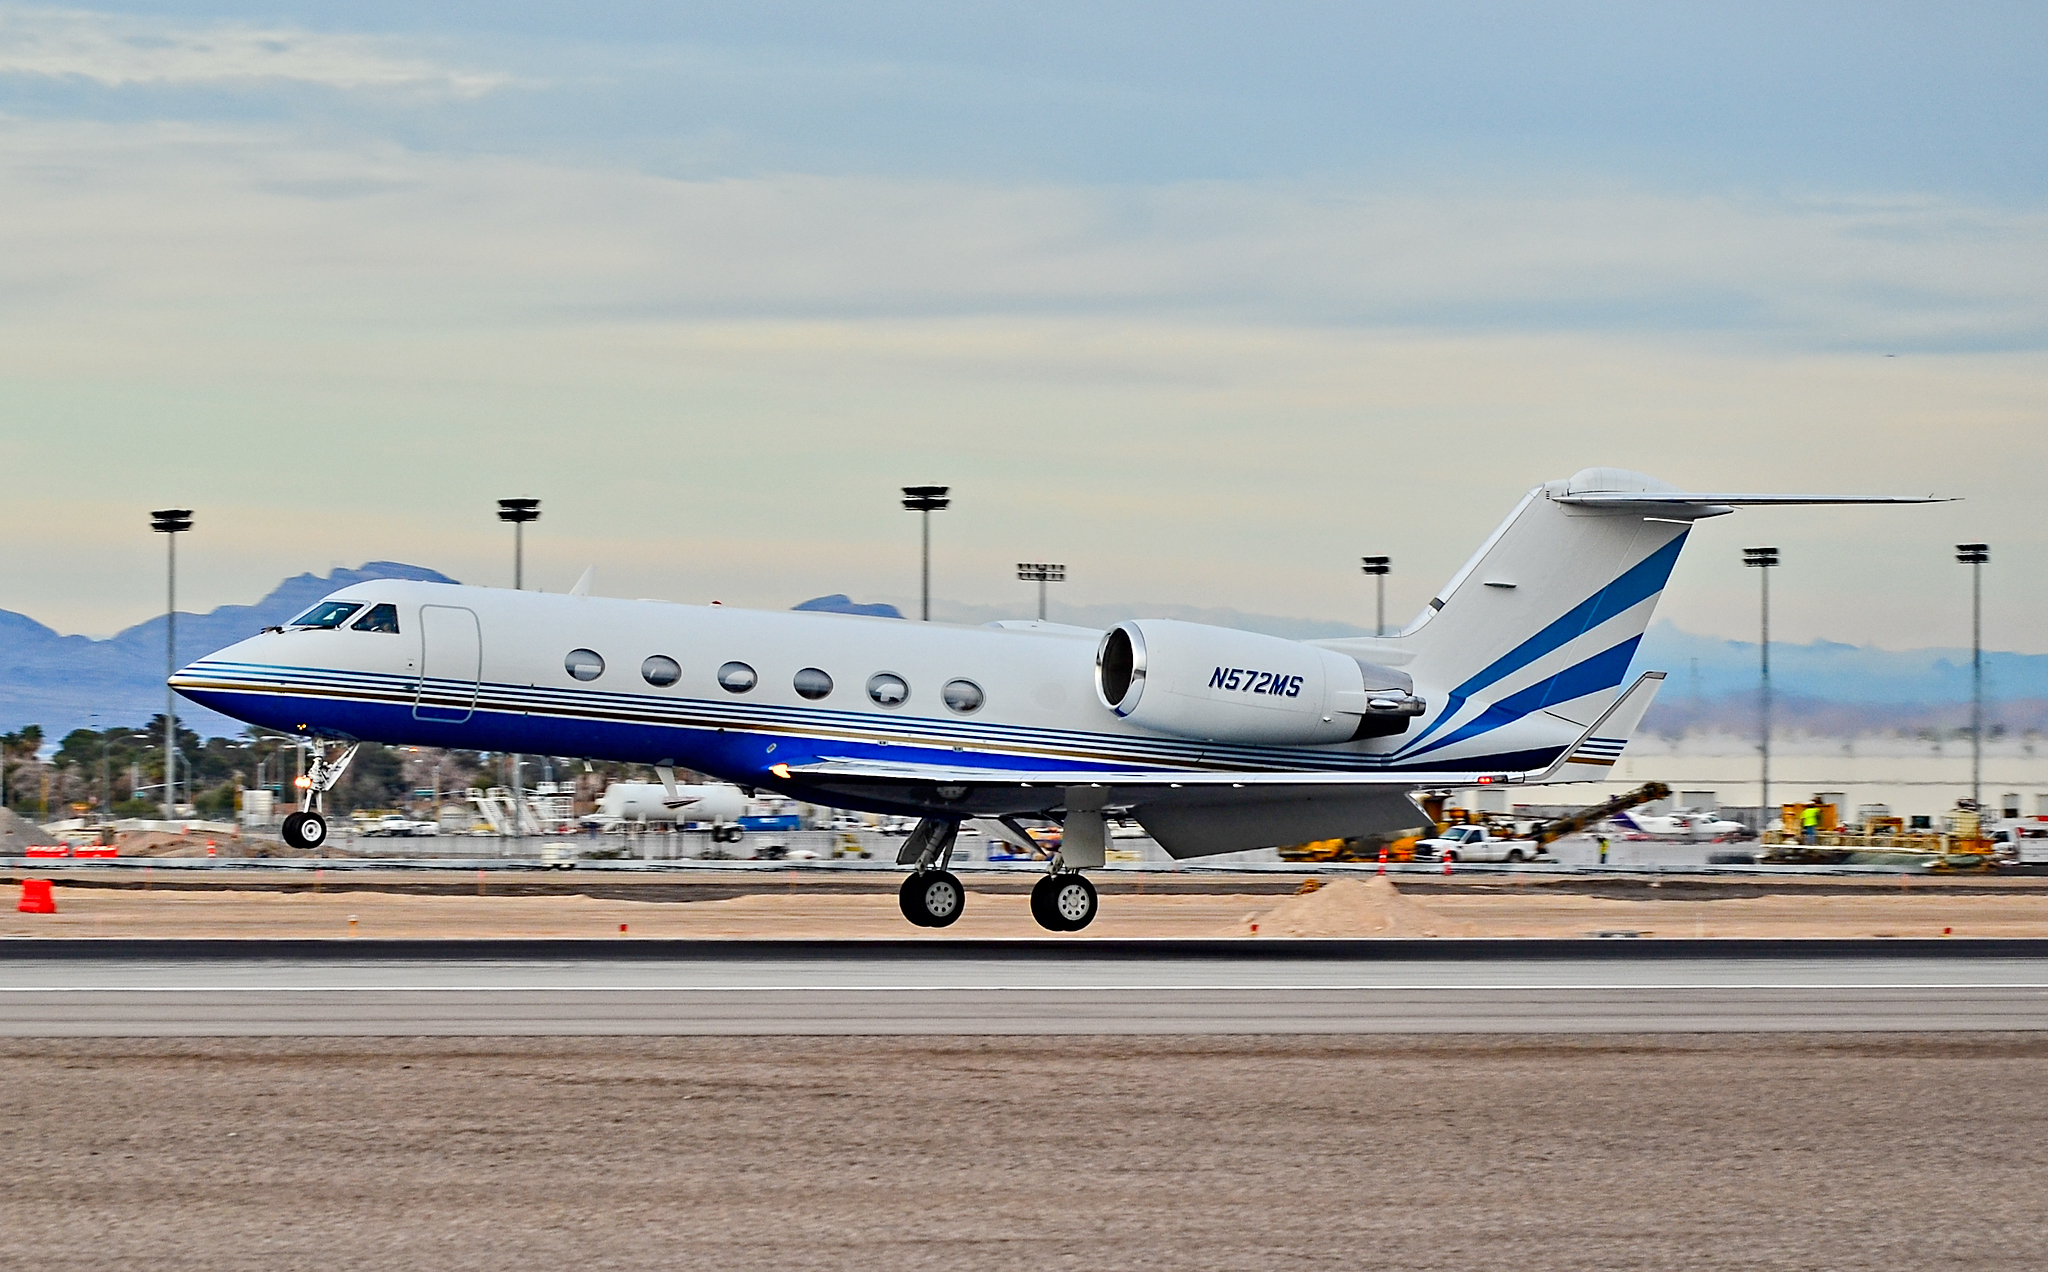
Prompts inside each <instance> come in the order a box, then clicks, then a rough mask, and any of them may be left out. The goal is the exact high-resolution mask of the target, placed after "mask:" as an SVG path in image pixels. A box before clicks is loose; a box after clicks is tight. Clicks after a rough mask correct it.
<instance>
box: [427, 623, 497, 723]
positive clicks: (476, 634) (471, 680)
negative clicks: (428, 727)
mask: <svg viewBox="0 0 2048 1272" xmlns="http://www.w3.org/2000/svg"><path fill="white" fill-rule="evenodd" d="M483 664H484V642H483V633H482V632H481V630H479V628H478V626H477V621H476V611H474V610H469V609H463V608H460V607H458V606H454V605H423V606H421V607H420V679H419V684H418V685H417V686H416V687H415V688H414V691H413V704H412V714H413V718H414V719H416V720H435V721H439V722H441V723H444V724H461V723H462V722H463V721H465V720H467V719H469V717H470V714H471V713H472V712H474V711H475V710H476V693H477V683H478V682H479V681H480V680H482V679H483Z"/></svg>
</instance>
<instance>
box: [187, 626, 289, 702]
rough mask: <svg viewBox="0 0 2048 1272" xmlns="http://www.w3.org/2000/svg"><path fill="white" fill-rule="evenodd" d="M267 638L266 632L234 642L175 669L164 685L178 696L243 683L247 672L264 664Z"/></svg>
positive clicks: (248, 677)
mask: <svg viewBox="0 0 2048 1272" xmlns="http://www.w3.org/2000/svg"><path fill="white" fill-rule="evenodd" d="M268 639H269V634H268V633H265V634H264V635H261V636H251V637H249V638H248V639H247V640H240V641H236V642H235V643H234V644H232V645H229V646H228V647H227V648H225V649H217V650H215V651H214V652H212V653H210V654H208V655H206V657H204V658H196V659H194V660H192V661H191V662H189V663H186V664H185V665H184V666H183V667H180V668H178V670H176V671H174V672H172V673H171V675H170V677H169V679H168V680H166V681H165V683H166V684H168V685H170V687H171V688H173V689H176V690H177V691H178V692H179V693H190V692H191V691H192V690H195V689H198V690H202V691H203V690H206V689H217V688H222V687H224V686H225V684H226V683H227V682H230V681H232V682H234V683H237V684H241V683H245V682H247V681H248V680H249V679H250V678H251V677H250V675H249V673H250V671H251V670H252V669H253V667H254V666H256V665H260V664H262V663H264V662H265V661H267V660H266V659H265V658H264V657H263V656H262V653H263V646H264V644H265V643H266V641H267V640H268Z"/></svg>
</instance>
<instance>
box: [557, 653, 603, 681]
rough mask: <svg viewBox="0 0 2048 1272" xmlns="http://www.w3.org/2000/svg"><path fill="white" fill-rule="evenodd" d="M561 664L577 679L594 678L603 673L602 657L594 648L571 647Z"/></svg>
mask: <svg viewBox="0 0 2048 1272" xmlns="http://www.w3.org/2000/svg"><path fill="white" fill-rule="evenodd" d="M562 666H563V667H564V668H565V669H566V670H567V671H568V673H569V674H570V675H572V676H574V677H576V679H578V680H595V679H597V678H598V677H599V676H602V675H603V674H604V659H602V658H600V657H598V655H597V651H596V650H594V649H572V650H570V651H569V656H568V657H567V658H564V659H563V660H562Z"/></svg>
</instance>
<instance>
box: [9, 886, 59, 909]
mask: <svg viewBox="0 0 2048 1272" xmlns="http://www.w3.org/2000/svg"><path fill="white" fill-rule="evenodd" d="M14 908H15V909H17V910H19V911H21V912H22V913H23V914H55V913H56V912H57V898H56V897H54V896H52V895H50V881H49V880H48V879H23V880H22V881H21V904H20V905H17V906H15V907H14Z"/></svg>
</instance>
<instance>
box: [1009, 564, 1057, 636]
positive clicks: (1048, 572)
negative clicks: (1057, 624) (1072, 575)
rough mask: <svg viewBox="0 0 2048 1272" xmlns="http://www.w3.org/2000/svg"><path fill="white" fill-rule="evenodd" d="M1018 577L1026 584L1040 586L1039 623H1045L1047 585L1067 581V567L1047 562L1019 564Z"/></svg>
mask: <svg viewBox="0 0 2048 1272" xmlns="http://www.w3.org/2000/svg"><path fill="white" fill-rule="evenodd" d="M1017 577H1018V578H1020V579H1023V580H1024V581H1025V582H1026V583H1033V582H1035V583H1037V584H1038V621H1039V622H1041V623H1043V622H1044V621H1045V585H1046V584H1048V583H1064V582H1066V581H1067V567H1066V566H1064V565H1052V564H1050V563H1048V562H1045V561H1019V562H1017Z"/></svg>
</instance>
